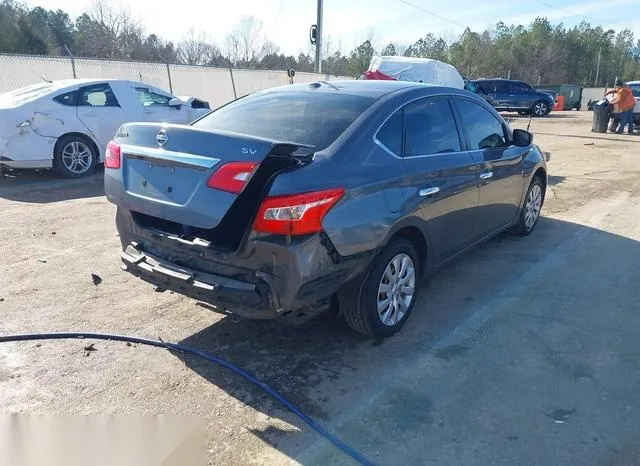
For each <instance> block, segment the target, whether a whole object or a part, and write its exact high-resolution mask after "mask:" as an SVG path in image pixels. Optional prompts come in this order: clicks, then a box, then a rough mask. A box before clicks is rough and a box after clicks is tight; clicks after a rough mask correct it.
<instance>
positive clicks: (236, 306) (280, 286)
mask: <svg viewBox="0 0 640 466" xmlns="http://www.w3.org/2000/svg"><path fill="white" fill-rule="evenodd" d="M116 225H117V227H118V231H119V233H120V239H121V242H122V247H123V252H122V255H121V258H122V264H123V268H124V269H125V270H126V271H128V272H130V273H132V274H133V275H135V276H137V277H139V278H141V279H143V280H145V281H147V282H149V283H151V284H153V285H155V286H157V287H159V288H161V289H167V290H171V291H174V292H176V293H180V294H183V295H185V296H189V297H191V298H193V299H196V300H199V301H203V302H205V303H209V304H212V305H214V306H215V307H216V308H218V309H219V310H220V311H224V312H230V313H233V314H238V315H240V316H243V317H246V318H251V319H274V318H280V317H285V316H286V317H295V318H296V319H297V320H300V319H302V318H304V317H312V316H313V315H316V314H318V313H320V312H323V311H324V310H326V309H327V308H328V307H329V305H330V302H331V301H330V300H331V297H332V296H333V295H334V294H335V293H336V292H337V291H339V290H340V289H341V288H342V287H343V286H344V284H345V283H346V282H348V281H350V280H352V279H353V278H355V277H357V276H358V275H359V274H361V273H364V271H365V270H366V268H367V267H368V265H369V263H370V261H371V258H372V256H369V255H362V256H358V257H357V258H342V259H341V260H336V257H335V251H331V250H330V249H331V248H328V247H327V238H323V237H322V236H321V235H313V236H311V237H308V238H296V239H294V240H292V241H290V242H286V241H285V240H284V239H283V238H273V237H271V238H253V239H250V240H249V241H248V244H247V245H246V247H245V248H244V249H243V251H241V252H238V253H235V254H226V253H222V252H220V251H218V250H216V249H215V248H213V247H211V246H207V245H204V244H201V243H199V242H197V241H195V242H190V241H184V240H183V239H181V238H178V237H175V236H172V235H170V234H167V233H164V232H162V231H158V230H155V229H150V228H146V227H144V226H141V225H138V224H137V223H136V221H135V216H132V215H131V212H130V211H128V210H127V209H123V208H120V207H119V208H118V213H117V216H116Z"/></svg>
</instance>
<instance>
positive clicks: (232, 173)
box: [207, 162, 258, 194]
mask: <svg viewBox="0 0 640 466" xmlns="http://www.w3.org/2000/svg"><path fill="white" fill-rule="evenodd" d="M257 167H258V163H257V162H229V163H225V164H224V165H223V166H221V167H220V168H218V169H217V170H216V171H215V172H214V173H213V174H212V175H211V176H210V177H209V179H208V180H207V186H208V187H210V188H215V189H219V190H221V191H227V192H229V193H234V194H240V193H241V192H242V190H243V189H244V187H245V185H246V184H247V183H248V181H249V179H250V178H251V175H253V172H254V171H255V169H256V168H257Z"/></svg>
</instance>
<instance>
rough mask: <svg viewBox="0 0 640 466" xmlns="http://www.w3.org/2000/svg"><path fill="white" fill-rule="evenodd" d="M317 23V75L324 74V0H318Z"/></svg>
mask: <svg viewBox="0 0 640 466" xmlns="http://www.w3.org/2000/svg"><path fill="white" fill-rule="evenodd" d="M316 21H317V23H316V40H315V42H316V63H315V70H316V73H322V0H318V18H317V20H316Z"/></svg>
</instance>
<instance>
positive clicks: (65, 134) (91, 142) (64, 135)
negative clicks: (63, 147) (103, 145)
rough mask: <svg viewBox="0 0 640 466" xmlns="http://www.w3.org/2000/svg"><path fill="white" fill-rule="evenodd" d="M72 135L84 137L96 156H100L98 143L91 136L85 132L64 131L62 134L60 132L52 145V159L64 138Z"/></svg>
mask: <svg viewBox="0 0 640 466" xmlns="http://www.w3.org/2000/svg"><path fill="white" fill-rule="evenodd" d="M72 136H73V137H79V138H83V139H85V140H86V141H87V143H89V144H91V146H92V148H93V149H94V150H95V151H96V153H97V154H98V157H100V154H101V151H100V147H98V144H97V143H96V141H95V140H94V139H93V138H92V137H91V136H89V135H88V134H85V133H80V132H78V131H70V132H68V133H64V134H61V135H60V136H58V139H57V140H56V143H55V144H54V146H53V152H52V154H51V155H52V157H53V158H54V159H55V154H56V151H57V150H58V148H59V147H60V144H61V143H62V142H63V141H64V140H65V139H67V138H69V137H72Z"/></svg>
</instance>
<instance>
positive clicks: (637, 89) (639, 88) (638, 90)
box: [629, 84, 640, 97]
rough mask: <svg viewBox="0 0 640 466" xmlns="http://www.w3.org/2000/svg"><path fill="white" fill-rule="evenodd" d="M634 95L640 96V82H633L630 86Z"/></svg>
mask: <svg viewBox="0 0 640 466" xmlns="http://www.w3.org/2000/svg"><path fill="white" fill-rule="evenodd" d="M629 88H630V89H631V92H632V93H633V96H634V97H640V84H631V85H630V86H629Z"/></svg>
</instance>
